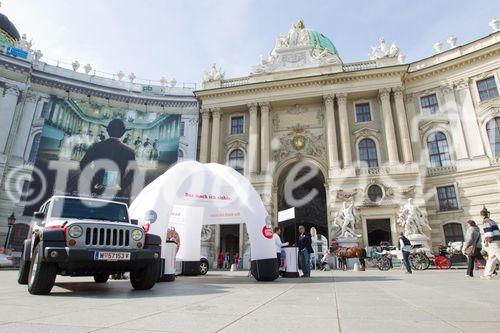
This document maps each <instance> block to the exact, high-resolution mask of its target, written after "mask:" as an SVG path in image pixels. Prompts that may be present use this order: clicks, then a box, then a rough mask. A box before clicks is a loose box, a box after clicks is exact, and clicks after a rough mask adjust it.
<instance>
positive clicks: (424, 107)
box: [420, 94, 439, 115]
mask: <svg viewBox="0 0 500 333" xmlns="http://www.w3.org/2000/svg"><path fill="white" fill-rule="evenodd" d="M420 107H421V112H422V114H424V115H429V114H436V113H438V112H439V103H438V99H437V96H436V94H430V95H426V96H422V97H420Z"/></svg>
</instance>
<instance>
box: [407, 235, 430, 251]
mask: <svg viewBox="0 0 500 333" xmlns="http://www.w3.org/2000/svg"><path fill="white" fill-rule="evenodd" d="M406 238H408V240H409V241H410V242H411V245H418V244H421V245H422V246H423V247H424V248H426V249H430V246H429V238H428V237H427V236H426V235H422V234H411V235H407V236H406Z"/></svg>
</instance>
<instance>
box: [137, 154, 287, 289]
mask: <svg viewBox="0 0 500 333" xmlns="http://www.w3.org/2000/svg"><path fill="white" fill-rule="evenodd" d="M130 215H131V218H134V219H137V220H138V221H139V224H140V225H142V226H143V227H144V228H145V229H146V230H147V232H149V233H152V234H155V235H159V236H160V237H161V238H162V260H163V261H164V262H165V264H164V274H167V266H168V265H166V261H167V260H168V258H170V257H169V253H167V247H165V246H163V245H165V244H166V241H167V240H172V237H174V238H175V239H176V242H177V244H178V246H179V249H178V252H177V258H178V259H179V260H182V262H183V266H184V267H183V270H186V271H188V272H192V273H193V274H195V273H196V272H198V271H199V263H200V243H201V239H200V238H201V228H202V225H205V224H236V223H245V224H246V227H247V232H248V236H249V239H250V248H251V250H250V256H251V270H252V275H253V276H254V277H255V279H256V280H258V281H273V280H275V279H276V278H277V277H278V263H277V260H276V253H275V248H274V240H273V231H272V225H271V220H270V218H269V216H268V213H267V210H266V208H265V207H264V204H263V203H262V200H261V199H260V196H259V194H258V193H257V192H256V191H255V189H254V188H253V186H252V185H251V184H250V182H249V181H248V179H247V178H245V177H244V176H243V175H241V174H240V173H238V172H237V171H235V170H234V169H232V168H230V167H228V166H225V165H221V164H217V163H210V164H202V163H199V162H196V161H185V162H181V163H177V164H176V165H174V166H172V167H171V168H170V169H169V170H168V171H167V172H165V173H164V174H163V175H161V176H160V177H158V178H157V179H155V180H154V181H153V182H151V183H150V184H149V185H148V186H146V187H145V188H144V189H143V190H142V191H141V193H139V195H138V196H137V197H136V199H135V200H134V201H133V202H132V204H131V205H130ZM167 235H168V236H167Z"/></svg>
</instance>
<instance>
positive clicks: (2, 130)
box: [0, 85, 19, 153]
mask: <svg viewBox="0 0 500 333" xmlns="http://www.w3.org/2000/svg"><path fill="white" fill-rule="evenodd" d="M4 93H5V95H4V97H3V98H2V102H1V104H0V108H1V110H2V111H1V112H0V153H5V148H6V147H7V140H8V138H9V134H10V130H11V126H12V125H13V124H12V122H13V120H14V114H15V112H16V106H17V99H18V97H19V89H18V88H17V87H16V86H13V85H6V87H5V91H4ZM12 134H15V133H12Z"/></svg>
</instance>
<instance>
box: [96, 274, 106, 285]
mask: <svg viewBox="0 0 500 333" xmlns="http://www.w3.org/2000/svg"><path fill="white" fill-rule="evenodd" d="M108 279H109V274H96V275H94V281H95V283H106V282H108Z"/></svg>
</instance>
